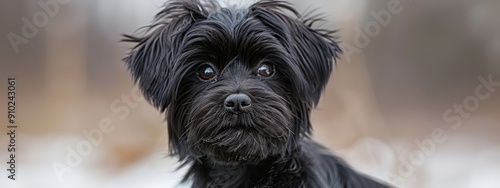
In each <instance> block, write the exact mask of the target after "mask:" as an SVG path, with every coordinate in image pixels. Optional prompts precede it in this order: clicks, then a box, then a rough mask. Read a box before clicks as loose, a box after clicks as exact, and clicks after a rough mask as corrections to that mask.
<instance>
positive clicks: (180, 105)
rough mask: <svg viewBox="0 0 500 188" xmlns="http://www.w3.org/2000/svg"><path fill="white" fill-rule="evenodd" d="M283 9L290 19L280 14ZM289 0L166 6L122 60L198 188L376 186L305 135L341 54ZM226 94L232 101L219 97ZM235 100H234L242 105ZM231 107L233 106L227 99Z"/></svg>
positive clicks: (193, 0) (189, 1)
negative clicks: (239, 6)
mask: <svg viewBox="0 0 500 188" xmlns="http://www.w3.org/2000/svg"><path fill="white" fill-rule="evenodd" d="M290 15H291V16H290ZM320 20H321V19H318V18H316V17H309V18H307V17H303V16H302V15H300V14H298V13H297V12H296V11H295V9H293V8H292V7H291V6H290V4H288V3H286V2H283V1H272V0H264V1H260V2H257V3H255V4H254V5H252V6H250V7H249V8H245V9H237V8H221V7H220V6H219V5H218V4H217V3H216V2H214V1H203V2H200V1H197V0H175V1H170V2H168V3H167V4H166V6H165V8H164V9H163V10H162V11H161V12H160V13H159V14H158V15H157V16H156V19H155V22H154V24H153V25H151V26H150V27H149V28H148V32H147V34H146V36H143V37H134V36H129V35H126V39H125V40H124V41H129V42H136V43H137V45H136V46H135V47H134V48H133V49H132V51H131V52H130V54H129V55H128V57H126V58H125V62H126V64H127V66H128V68H129V70H130V72H131V74H132V76H133V77H134V79H135V81H136V82H137V83H138V85H139V86H140V88H141V89H142V91H143V93H144V96H145V97H146V98H147V99H148V100H149V101H150V102H151V104H153V105H154V106H155V107H156V108H158V109H159V110H160V111H161V112H165V113H166V117H167V123H168V132H169V140H170V149H171V152H172V154H174V155H176V156H178V157H179V158H180V160H181V161H183V162H184V164H185V165H190V168H189V171H188V173H187V174H186V176H185V178H184V181H192V182H193V187H195V188H206V187H214V188H215V187H216V188H218V187H224V188H235V187H245V188H246V187H248V188H254V187H255V188H257V187H283V188H291V187H292V188H293V187H304V188H311V187H312V188H337V187H338V188H340V187H349V188H362V187H386V186H384V185H382V184H379V183H377V182H376V181H373V180H371V179H369V178H367V177H365V176H363V175H360V174H358V173H356V172H355V171H354V170H352V169H351V168H350V167H349V166H347V165H346V164H345V163H343V162H342V161H341V160H339V159H338V158H336V157H334V156H333V155H332V154H330V153H328V152H327V151H326V149H325V148H323V147H321V146H320V145H319V144H317V143H315V142H313V141H311V139H310V138H309V135H310V133H311V124H310V122H309V114H310V112H311V108H313V107H314V106H315V105H316V104H317V103H318V101H319V98H320V95H321V93H322V91H323V89H324V87H325V85H326V84H327V81H328V79H329V77H330V73H331V72H332V67H333V66H334V59H335V58H337V57H338V55H339V53H340V52H341V50H340V48H339V46H338V45H337V42H336V41H335V38H333V37H332V36H331V34H333V33H335V32H334V31H328V30H321V29H313V28H312V26H313V24H314V23H315V22H317V21H320ZM232 94H238V97H237V99H235V100H232V99H233V98H234V95H233V98H231V100H229V102H228V98H229V96H230V95H232ZM242 101H243V102H242ZM235 105H236V106H235Z"/></svg>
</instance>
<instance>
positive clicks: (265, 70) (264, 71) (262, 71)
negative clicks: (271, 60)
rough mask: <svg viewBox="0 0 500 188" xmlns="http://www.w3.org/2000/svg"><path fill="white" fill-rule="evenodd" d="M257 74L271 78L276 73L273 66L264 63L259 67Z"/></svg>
mask: <svg viewBox="0 0 500 188" xmlns="http://www.w3.org/2000/svg"><path fill="white" fill-rule="evenodd" d="M257 73H258V74H259V75H260V76H263V77H270V76H272V75H273V73H274V67H273V65H271V64H268V63H264V64H262V65H261V66H260V67H259V69H258V70H257Z"/></svg>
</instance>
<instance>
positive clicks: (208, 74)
mask: <svg viewBox="0 0 500 188" xmlns="http://www.w3.org/2000/svg"><path fill="white" fill-rule="evenodd" d="M215 75H216V73H215V70H214V68H213V67H212V66H210V65H204V66H202V67H201V68H200V70H199V71H198V76H199V77H200V78H201V79H203V80H209V79H211V78H213V77H214V76H215Z"/></svg>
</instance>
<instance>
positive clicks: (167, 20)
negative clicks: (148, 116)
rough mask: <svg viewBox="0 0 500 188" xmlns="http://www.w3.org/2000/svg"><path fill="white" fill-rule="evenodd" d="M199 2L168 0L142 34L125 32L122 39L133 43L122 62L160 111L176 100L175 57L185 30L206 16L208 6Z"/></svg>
mask: <svg viewBox="0 0 500 188" xmlns="http://www.w3.org/2000/svg"><path fill="white" fill-rule="evenodd" d="M199 3H200V2H198V1H188V0H184V1H183V0H178V1H170V2H169V3H167V4H166V5H165V8H164V9H163V10H162V11H161V12H159V13H158V14H157V15H156V17H155V20H154V22H153V24H151V25H150V26H147V27H145V29H146V30H147V31H146V34H145V36H143V37H136V36H131V35H124V37H125V39H123V40H122V41H124V42H134V43H136V46H135V47H133V48H132V50H131V51H130V53H129V54H128V56H127V57H125V58H124V61H125V64H126V65H127V67H128V69H129V71H130V73H131V74H132V77H133V78H134V81H135V82H136V83H137V84H138V85H139V87H140V88H141V90H142V92H143V94H144V96H145V98H146V99H147V100H148V101H149V102H150V103H151V104H152V105H153V106H155V107H156V108H158V109H159V110H160V111H161V112H163V111H165V109H166V108H167V107H168V105H169V104H170V103H171V102H172V101H174V100H175V96H176V90H177V88H178V84H179V81H180V78H178V77H176V76H175V75H174V73H175V65H176V60H177V58H176V56H177V55H178V53H179V46H180V45H181V44H182V40H183V38H184V37H183V36H184V33H185V32H186V31H187V29H188V28H189V26H190V25H192V24H193V23H195V22H197V21H198V20H201V19H206V17H207V15H208V11H207V9H206V8H203V6H200V4H199ZM204 7H210V6H204Z"/></svg>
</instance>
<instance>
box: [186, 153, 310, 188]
mask: <svg viewBox="0 0 500 188" xmlns="http://www.w3.org/2000/svg"><path fill="white" fill-rule="evenodd" d="M303 162H304V161H302V160H300V158H299V157H294V156H291V157H288V158H287V159H283V158H282V157H269V158H268V159H266V160H263V161H261V162H260V163H258V164H252V165H222V164H215V163H211V162H209V160H206V159H201V160H198V161H196V162H193V164H192V166H191V168H190V170H189V172H188V174H187V175H188V176H190V177H191V178H192V180H193V188H198V187H200V188H201V187H207V185H208V187H210V188H219V187H241V188H267V187H276V184H277V183H279V184H280V187H281V186H284V185H282V183H283V182H288V183H290V184H292V185H293V182H295V181H298V180H299V179H300V176H301V174H302V167H303V164H302V163H303ZM290 177H295V178H290ZM285 187H286V186H285Z"/></svg>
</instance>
